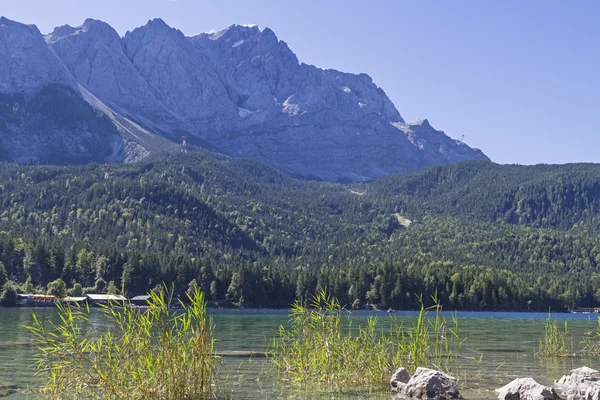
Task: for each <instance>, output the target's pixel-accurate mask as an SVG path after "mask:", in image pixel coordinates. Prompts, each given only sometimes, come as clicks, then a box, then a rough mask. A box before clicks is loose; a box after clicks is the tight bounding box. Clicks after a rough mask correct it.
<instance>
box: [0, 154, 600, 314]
mask: <svg viewBox="0 0 600 400" xmlns="http://www.w3.org/2000/svg"><path fill="white" fill-rule="evenodd" d="M103 174H104V171H103V169H102V166H101V165H99V164H86V165H80V166H67V167H57V166H22V165H14V164H8V163H5V164H0V208H1V210H2V213H1V214H0V286H1V285H2V284H4V282H5V281H6V279H11V280H14V281H16V282H19V283H22V282H27V281H28V279H29V282H30V284H31V285H33V286H34V287H37V286H38V285H41V286H42V287H43V286H45V285H47V284H48V283H49V282H51V281H52V280H54V279H57V278H61V279H63V280H64V281H65V282H66V283H67V284H68V285H69V286H70V287H71V286H73V285H74V283H79V284H81V285H83V286H84V287H88V288H89V289H88V290H96V291H97V290H101V288H105V286H106V282H109V281H114V282H115V284H116V286H117V287H121V284H123V285H124V287H125V290H126V291H127V292H128V293H129V294H132V295H136V294H140V293H144V292H146V291H147V290H150V289H152V288H153V287H155V286H156V285H157V284H159V283H160V282H163V281H164V282H167V283H168V284H171V282H173V283H174V285H175V287H176V290H177V293H180V294H181V293H183V292H184V291H185V289H186V288H187V287H188V284H189V283H190V281H192V280H193V279H195V280H196V281H197V282H198V283H199V285H200V286H201V288H202V289H203V290H204V291H205V292H206V293H207V295H208V296H209V297H210V299H211V301H227V302H231V303H237V304H243V305H246V306H263V307H266V306H270V307H287V306H288V305H289V304H290V303H291V302H293V301H294V300H295V299H297V298H300V299H306V298H307V297H308V296H310V294H312V293H315V291H317V290H319V289H320V288H327V289H328V291H329V292H330V293H332V294H334V295H335V296H336V297H338V298H339V299H340V300H341V301H342V302H343V303H344V304H347V305H348V306H350V305H352V304H355V305H361V304H364V303H365V302H367V301H369V302H372V303H377V304H380V305H381V307H384V308H388V307H393V308H394V309H398V308H408V307H414V306H415V305H416V298H415V296H414V294H415V293H417V294H423V299H425V301H427V299H429V295H430V294H431V295H432V294H434V293H437V294H438V297H439V298H440V299H441V301H442V302H443V304H444V306H445V307H449V308H450V309H480V310H482V309H483V310H498V309H502V310H508V309H510V310H526V309H528V308H530V309H533V310H540V311H541V310H543V311H547V310H548V307H552V308H553V309H555V310H556V309H564V308H565V307H570V306H592V305H594V306H597V305H598V304H600V275H599V274H598V268H599V267H600V236H599V235H600V230H599V228H598V227H599V226H600V165H593V164H574V165H564V166H546V165H540V166H532V167H523V166H502V165H496V164H492V163H489V162H477V161H476V162H466V163H460V164H454V165H450V166H438V167H434V168H430V169H427V170H424V171H417V172H412V173H408V174H395V175H390V176H386V177H382V178H379V179H377V180H375V181H374V182H370V183H357V184H354V185H351V186H349V185H347V184H336V183H328V182H316V181H311V180H304V179H296V178H293V177H290V176H289V175H287V174H284V173H282V172H281V171H278V170H277V169H275V168H273V167H270V166H267V165H265V164H264V163H261V162H257V161H253V160H249V159H243V158H232V157H229V156H225V155H222V154H218V153H214V152H208V151H204V150H198V151H194V152H190V153H188V154H183V155H182V154H180V153H179V152H178V151H177V152H170V153H167V154H160V155H150V156H149V157H148V158H147V159H145V160H144V161H142V162H138V163H132V164H121V165H114V166H113V168H112V172H111V176H110V178H109V180H108V182H104V179H103Z"/></svg>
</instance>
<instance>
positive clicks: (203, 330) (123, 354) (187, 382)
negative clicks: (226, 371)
mask: <svg viewBox="0 0 600 400" xmlns="http://www.w3.org/2000/svg"><path fill="white" fill-rule="evenodd" d="M179 303H180V305H181V307H182V309H181V310H178V311H173V310H172V309H171V307H170V306H171V304H172V298H171V296H170V295H169V293H168V290H167V289H166V288H163V289H162V290H160V291H157V292H152V293H150V299H149V300H148V308H147V309H139V308H134V307H131V304H125V305H123V304H117V303H111V304H109V305H107V306H104V307H102V313H103V314H104V317H105V318H106V319H107V320H108V321H109V322H111V323H112V325H113V328H112V329H108V330H106V331H105V332H98V331H97V330H96V329H95V328H94V325H93V324H92V323H91V321H90V308H89V306H87V305H86V306H85V307H74V306H69V305H63V304H60V303H57V307H58V315H59V319H60V321H59V322H58V323H53V322H44V321H42V320H41V319H40V318H39V317H38V316H37V315H36V314H35V313H34V314H33V325H31V326H28V327H26V328H27V329H28V330H29V331H30V332H31V333H32V334H33V335H34V337H35V338H36V341H37V343H38V346H37V353H36V360H35V365H36V367H37V376H38V377H39V378H40V379H41V380H42V382H43V386H42V387H41V388H40V390H39V394H40V395H41V396H44V397H46V398H51V399H81V398H84V399H86V398H89V399H108V400H113V399H114V400H116V399H119V400H120V399H132V400H146V399H158V400H179V399H189V400H197V399H198V400H200V399H209V398H213V396H214V392H215V388H214V381H215V374H216V369H217V367H218V360H217V358H216V356H215V353H214V350H213V343H214V341H213V336H212V325H211V322H210V320H209V319H208V318H207V315H206V301H205V298H204V294H203V293H202V292H200V291H199V290H198V288H197V287H196V288H194V290H193V291H192V293H191V294H188V304H184V303H183V302H181V301H180V302H179Z"/></svg>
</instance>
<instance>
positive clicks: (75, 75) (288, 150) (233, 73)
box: [0, 19, 487, 181]
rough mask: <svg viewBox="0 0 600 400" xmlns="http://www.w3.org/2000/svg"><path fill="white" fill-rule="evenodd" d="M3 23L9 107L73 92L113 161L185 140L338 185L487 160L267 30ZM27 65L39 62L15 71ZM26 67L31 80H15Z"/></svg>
mask: <svg viewBox="0 0 600 400" xmlns="http://www.w3.org/2000/svg"><path fill="white" fill-rule="evenodd" d="M2 21H5V23H4V24H5V25H7V24H8V23H10V24H13V25H14V26H16V28H15V27H11V28H9V29H6V32H4V33H2V32H3V31H2V29H4V25H2V24H0V25H2V26H3V27H2V28H0V35H2V36H0V41H2V40H4V41H5V42H7V41H8V42H10V43H11V45H10V46H5V47H4V50H0V52H2V51H5V53H6V54H5V55H4V54H0V55H2V56H3V58H2V59H0V93H3V94H2V96H9V97H10V96H17V97H18V96H24V97H26V96H31V95H32V93H34V94H35V93H37V91H38V90H39V89H40V88H41V87H44V86H45V85H48V84H49V85H60V87H64V88H66V89H64V90H67V89H68V90H70V91H71V92H69V93H70V94H71V95H72V96H74V97H73V99H74V100H73V101H79V100H82V105H81V107H84V105H86V104H87V105H88V106H89V107H91V109H92V110H96V111H99V113H96V114H99V115H100V116H101V117H102V118H101V120H102V121H105V122H103V123H106V125H102V128H98V129H100V130H101V131H102V132H96V130H94V129H96V126H95V125H94V124H91V125H90V127H87V128H85V129H83V131H86V129H87V131H86V132H88V133H89V134H88V136H90V135H91V136H90V137H93V138H94V140H96V139H98V140H101V139H102V137H104V136H103V135H108V136H107V137H110V140H108V141H107V143H112V144H113V150H112V152H109V153H110V154H108V153H107V152H106V151H99V152H98V157H102V156H104V157H113V158H115V157H116V155H115V154H117V153H118V151H116V150H115V149H116V148H121V149H124V148H127V146H125V145H123V143H124V142H128V143H135V144H136V146H138V147H140V148H141V150H143V151H140V149H139V148H138V151H137V152H136V154H138V155H139V154H142V155H143V154H147V153H148V152H152V151H158V150H160V149H161V148H163V147H168V146H169V144H167V143H168V142H167V141H165V140H163V139H162V138H166V139H170V140H173V141H178V138H179V136H181V135H182V134H186V135H189V136H190V138H191V139H192V142H193V141H194V138H196V139H195V140H197V141H198V142H201V141H203V142H202V143H207V144H210V145H213V146H215V147H216V148H218V149H220V150H221V151H223V152H225V153H228V154H230V155H232V156H238V157H249V158H253V159H257V160H260V161H264V162H266V163H269V164H271V165H274V166H276V167H278V168H281V169H283V170H285V171H288V172H290V173H293V174H297V175H301V176H305V177H311V178H318V179H324V180H329V181H361V180H370V179H373V178H376V177H378V176H381V175H385V174H390V173H394V172H403V171H412V170H415V169H420V168H425V167H429V166H432V165H438V164H447V163H452V162H457V161H463V160H471V159H477V160H487V157H486V156H485V155H484V154H483V153H482V152H481V151H479V150H474V149H471V148H470V147H468V146H466V145H465V144H463V143H461V142H460V141H456V140H453V139H451V138H449V137H448V136H446V135H445V134H444V133H443V132H441V131H436V130H435V129H433V128H432V127H431V126H430V125H429V123H428V122H427V121H426V120H425V121H420V122H418V123H414V124H407V123H405V121H404V120H403V119H402V117H401V116H400V113H399V112H398V111H397V110H396V108H395V107H394V105H393V104H392V102H391V101H390V99H389V98H388V97H387V96H386V94H385V93H384V91H383V90H382V89H381V88H379V87H377V86H376V85H375V84H374V83H373V81H372V79H371V78H370V77H369V76H368V75H366V74H358V75H356V74H347V73H343V72H339V71H336V70H322V69H319V68H316V67H314V66H310V65H306V64H302V63H300V62H299V61H298V59H297V57H296V55H295V54H294V53H293V52H292V51H291V50H290V49H289V48H288V46H287V44H286V43H285V42H283V41H280V40H279V39H278V38H277V37H276V35H275V33H274V32H273V31H271V30H270V29H268V28H265V29H264V30H260V29H259V28H258V27H256V26H238V25H233V26H230V27H229V28H227V29H225V30H223V31H221V32H217V33H212V34H200V35H197V36H194V37H186V36H185V35H184V34H183V33H181V32H180V31H178V30H176V29H173V28H171V27H169V26H168V25H167V24H165V23H164V22H163V21H162V20H160V19H157V20H152V21H149V22H148V24H146V25H145V26H143V27H140V28H137V29H135V30H133V31H132V32H128V33H127V34H126V35H125V36H124V37H123V38H121V37H119V35H118V34H117V33H116V32H115V30H114V29H113V28H111V27H110V26H109V25H107V24H105V23H103V22H101V21H95V20H86V21H85V22H84V24H83V25H82V26H80V27H76V28H73V27H70V26H63V27H59V28H56V29H55V30H54V31H53V32H52V33H51V34H49V35H47V36H46V37H45V41H44V39H43V38H42V36H41V35H40V33H39V32H38V31H37V29H36V28H35V27H28V26H24V25H21V24H17V23H14V22H12V21H8V20H5V19H3V20H2ZM7 37H10V38H12V39H6V38H7ZM15 38H18V39H15ZM20 54H21V55H23V54H27V55H30V56H31V60H32V61H31V62H28V61H27V62H26V61H24V60H26V59H27V60H29V59H30V58H28V57H24V58H21V59H20V61H16V63H15V62H13V64H10V63H9V62H7V61H6V60H7V59H9V60H12V59H13V58H15V59H17V60H19V55H20ZM4 56H5V57H4ZM3 60H4V62H3ZM19 63H21V64H19ZM23 64H25V65H27V68H26V69H25V70H26V71H27V72H28V73H22V74H21V73H17V72H15V70H16V69H18V68H16V67H15V66H20V65H23ZM29 76H33V77H34V79H31V80H29V79H28V78H27V77H29ZM77 99H79V100H77ZM9 103H10V101H9ZM6 107H8V106H6ZM6 107H5V108H6ZM8 108H10V107H8ZM9 114H10V113H9ZM2 115H3V114H0V118H1V116H2ZM19 118H21V119H22V120H23V118H25V117H23V116H21V117H19ZM48 118H50V119H51V120H53V117H48ZM78 118H79V117H78ZM80 118H81V121H80V123H79V124H76V125H77V129H75V128H74V127H70V128H68V129H71V131H69V133H68V135H71V136H74V137H79V136H82V133H81V132H82V128H81V126H83V125H82V124H83V121H84V120H86V118H88V117H87V116H85V115H83V114H82V115H81V117H80ZM89 118H91V120H93V119H94V117H89ZM25 119H26V118H25ZM91 120H90V121H91ZM23 121H25V120H23ZM25 122H26V121H25ZM1 127H2V126H1V125H0V129H1ZM111 127H112V128H111ZM65 129H67V128H65ZM68 129H67V130H68ZM111 129H112V130H113V131H111ZM0 132H1V130H0ZM107 132H108V133H107ZM0 135H1V133H0ZM83 136H85V135H83ZM115 138H117V139H115ZM118 138H121V139H118ZM119 140H121V141H122V142H123V143H121V144H119V143H118V142H119ZM115 143H117V144H116V145H115ZM0 146H3V148H4V149H5V150H4V153H2V150H0V157H2V154H5V156H4V158H9V159H16V160H18V161H24V162H25V161H32V162H35V161H38V162H41V161H42V160H44V161H47V160H49V161H50V162H51V161H52V156H51V155H48V156H45V155H43V154H39V155H36V156H35V159H32V160H26V159H23V158H18V157H15V156H14V153H15V152H14V146H15V144H14V143H12V144H8V145H6V144H5V145H2V144H1V143H0ZM98 146H99V147H102V146H100V145H98ZM70 151H71V150H70ZM119 151H121V150H119ZM72 153H73V154H72V156H73V157H78V156H77V155H76V153H77V150H76V149H72ZM86 157H87V158H90V157H88V156H86ZM86 157H83V158H86ZM117 158H118V157H117ZM123 158H126V157H123ZM57 162H58V161H57Z"/></svg>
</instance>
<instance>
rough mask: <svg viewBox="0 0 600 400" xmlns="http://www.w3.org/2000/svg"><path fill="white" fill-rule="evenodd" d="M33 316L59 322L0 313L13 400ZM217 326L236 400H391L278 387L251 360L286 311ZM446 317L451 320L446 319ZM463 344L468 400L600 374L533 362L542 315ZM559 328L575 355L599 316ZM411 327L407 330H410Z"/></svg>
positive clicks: (223, 376)
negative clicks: (518, 383) (520, 384)
mask: <svg viewBox="0 0 600 400" xmlns="http://www.w3.org/2000/svg"><path fill="white" fill-rule="evenodd" d="M32 311H35V312H36V313H37V314H38V315H39V316H40V317H42V318H50V319H53V318H56V316H57V314H56V311H55V310H53V309H44V308H39V309H35V310H34V309H27V308H14V309H9V308H0V382H2V383H6V384H11V385H17V386H18V387H19V389H18V392H17V393H14V394H11V395H9V396H8V397H7V398H8V399H15V400H16V399H25V398H31V396H28V395H27V394H26V393H27V387H30V386H32V385H34V384H35V382H34V380H33V373H34V371H33V369H32V368H31V366H30V364H31V361H30V360H31V355H32V352H33V349H34V343H33V340H32V338H31V336H30V334H29V333H28V332H27V331H26V330H25V329H24V328H22V326H23V325H28V324H30V323H31V313H32ZM210 312H211V314H212V317H213V323H214V326H215V332H214V334H215V339H216V350H217V352H219V353H223V354H224V355H225V356H224V357H223V361H224V362H223V366H222V367H221V370H220V374H219V377H220V380H221V381H222V382H221V385H220V386H221V387H225V388H227V392H228V394H229V395H230V397H231V398H233V399H274V398H286V399H289V398H294V399H303V398H323V399H331V398H335V399H338V398H339V399H358V398H369V399H388V398H389V390H388V389H387V388H383V389H382V390H379V391H372V392H365V391H359V392H356V391H348V392H346V393H338V394H331V393H319V392H307V391H299V392H298V391H296V388H290V387H288V386H285V385H282V384H281V383H278V382H276V380H275V379H274V377H273V376H272V374H268V373H267V371H268V370H267V360H266V359H265V358H264V357H261V356H251V357H249V356H248V354H249V353H258V354H261V353H264V351H265V349H266V347H267V344H268V341H269V340H270V338H272V337H273V336H275V335H276V334H277V329H278V327H279V325H282V324H286V323H287V321H288V315H287V311H286V310H250V309H244V310H211V311H210ZM93 314H94V315H93V319H94V322H95V323H98V324H100V325H101V324H102V323H103V321H102V319H103V317H102V315H101V314H100V313H99V312H94V313H93ZM446 314H447V315H449V313H446ZM369 315H377V316H378V318H379V323H380V325H381V326H382V327H386V326H389V324H390V323H392V321H393V320H392V318H390V314H388V313H385V312H366V311H358V312H353V313H352V315H351V316H349V318H351V319H352V320H353V324H354V326H356V325H359V324H361V323H363V322H366V319H367V318H368V316H369ZM416 315H417V313H416V312H409V311H406V312H395V313H393V316H394V317H395V321H396V322H395V323H398V322H401V321H410V320H413V319H414V318H415V317H416ZM457 317H458V319H459V321H460V332H461V336H463V337H467V340H466V341H465V343H464V345H463V347H462V348H461V354H460V364H461V370H460V373H459V381H460V385H461V386H460V387H461V392H462V393H463V396H464V397H465V398H467V399H493V398H495V396H494V392H493V390H494V389H495V388H498V387H500V386H502V385H504V384H505V383H508V382H509V381H511V380H512V379H514V378H517V377H525V376H531V377H533V378H534V379H536V380H537V381H538V382H540V383H544V384H548V385H549V384H552V383H553V381H554V380H555V379H558V378H560V377H561V376H562V375H564V374H566V373H568V371H569V370H571V369H573V368H576V367H580V366H582V365H587V366H589V367H592V368H595V369H600V357H586V358H585V359H583V358H581V357H580V356H576V357H568V358H561V359H548V358H540V357H537V356H535V352H536V351H537V348H538V341H539V339H540V337H541V336H542V335H543V333H544V326H543V324H542V323H543V321H544V320H545V319H546V318H547V314H544V313H502V312H459V313H457ZM552 317H553V318H555V319H557V320H558V321H559V323H560V324H562V322H563V321H564V320H565V319H567V320H568V323H569V330H570V333H571V334H572V336H573V342H574V345H575V350H579V349H581V344H580V343H579V340H580V339H581V337H582V336H583V334H584V333H585V332H589V331H593V330H595V329H596V327H597V325H598V320H597V316H596V315H589V314H553V315H552ZM408 323H410V322H408Z"/></svg>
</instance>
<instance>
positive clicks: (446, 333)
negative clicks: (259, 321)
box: [267, 291, 462, 387]
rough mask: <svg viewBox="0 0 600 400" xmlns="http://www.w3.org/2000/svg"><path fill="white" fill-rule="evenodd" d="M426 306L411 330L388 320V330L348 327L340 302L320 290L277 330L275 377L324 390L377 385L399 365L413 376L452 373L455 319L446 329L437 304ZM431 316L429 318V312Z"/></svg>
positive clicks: (373, 325) (272, 353)
mask: <svg viewBox="0 0 600 400" xmlns="http://www.w3.org/2000/svg"><path fill="white" fill-rule="evenodd" d="M434 301H435V303H436V304H435V306H433V307H425V306H424V305H423V304H422V302H421V310H420V312H419V315H418V317H417V319H416V321H414V322H413V323H412V324H411V325H410V326H409V327H405V326H404V324H402V323H398V321H397V320H395V319H394V320H392V324H391V327H390V328H389V330H388V331H384V330H382V329H378V319H377V318H375V317H369V318H368V320H367V323H366V325H365V326H359V327H358V329H357V330H353V329H352V321H351V320H350V319H349V318H345V317H344V316H343V315H342V313H343V308H342V307H341V305H340V303H339V301H338V300H337V299H335V298H334V297H331V296H329V295H327V294H326V293H325V292H324V291H321V292H319V293H318V294H317V295H315V296H314V297H312V298H311V299H310V301H309V307H305V306H304V305H303V304H302V303H300V302H296V303H294V304H293V306H292V309H291V315H290V326H289V328H286V327H284V326H280V327H279V335H278V337H276V338H275V339H273V341H272V342H271V344H270V346H269V349H268V351H267V357H268V358H269V359H270V360H271V361H272V363H273V365H274V366H275V368H276V370H277V372H278V374H279V376H280V378H281V379H283V380H290V381H291V382H293V383H299V384H317V385H327V386H344V387H348V386H373V385H375V386H380V385H385V384H387V382H388V381H389V378H390V375H391V373H393V371H394V370H395V369H396V368H398V367H399V366H404V367H406V368H407V369H408V370H409V371H411V372H413V371H414V370H415V369H416V368H417V367H419V366H426V367H433V368H438V369H444V370H446V371H450V370H451V369H452V368H453V367H457V365H458V363H457V360H456V359H455V358H454V357H453V355H452V354H453V351H455V350H456V349H457V348H458V347H460V345H461V344H462V340H461V339H460V337H459V335H458V320H457V319H456V318H453V319H452V322H453V323H452V325H451V326H448V323H447V321H446V318H445V317H444V316H443V315H442V314H441V306H440V305H439V302H438V301H437V299H436V298H434ZM432 311H434V312H435V314H434V316H433V318H431V316H430V313H431V312H432Z"/></svg>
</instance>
